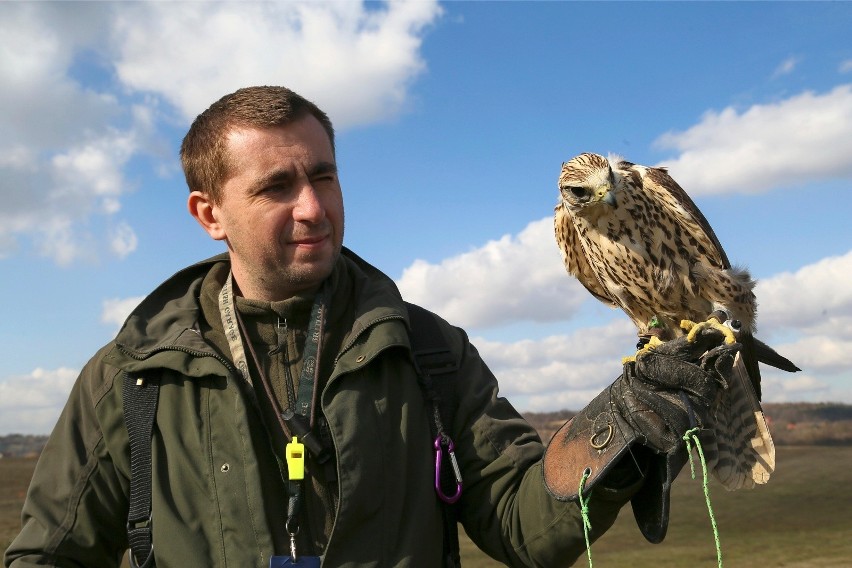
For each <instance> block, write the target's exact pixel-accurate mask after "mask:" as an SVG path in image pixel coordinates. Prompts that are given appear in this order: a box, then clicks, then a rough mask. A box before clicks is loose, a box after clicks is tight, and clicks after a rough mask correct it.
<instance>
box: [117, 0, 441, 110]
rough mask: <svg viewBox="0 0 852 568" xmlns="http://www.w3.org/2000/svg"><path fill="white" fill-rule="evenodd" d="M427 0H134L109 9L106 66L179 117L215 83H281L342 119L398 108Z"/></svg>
mask: <svg viewBox="0 0 852 568" xmlns="http://www.w3.org/2000/svg"><path fill="white" fill-rule="evenodd" d="M440 13H441V9H440V7H439V6H438V5H437V3H436V2H432V1H429V2H424V1H414V2H390V3H387V4H383V5H381V7H380V8H378V9H377V8H375V7H371V6H369V5H367V4H364V3H362V2H304V1H302V2H298V1H294V2H269V3H265V2H264V3H261V2H251V3H248V2H241V3H228V2H225V3H219V2H213V3H207V2H188V3H182V4H174V3H161V2H154V3H138V4H131V5H125V6H124V7H123V8H122V9H121V10H119V11H117V13H116V18H115V22H114V27H113V30H112V41H113V43H114V44H115V45H116V48H117V50H118V55H117V58H116V61H115V65H116V72H117V73H118V76H119V78H120V79H121V81H122V82H123V83H124V84H125V85H126V86H128V87H130V88H132V89H134V90H137V91H147V92H152V93H155V94H157V95H160V96H162V97H164V98H165V99H166V100H168V101H169V102H170V103H172V104H173V105H174V106H175V107H176V108H177V109H178V110H179V112H180V114H181V115H182V117H183V119H185V120H186V121H189V120H191V119H193V118H194V117H195V116H196V115H197V114H198V113H200V112H201V111H203V110H204V109H205V108H207V107H208V106H209V105H210V104H211V103H212V102H213V101H214V100H216V99H218V98H219V97H221V96H222V95H224V94H225V93H229V92H232V91H234V90H236V89H237V88H239V87H243V86H246V85H258V84H260V85H266V84H283V85H286V86H288V87H290V88H292V89H294V90H295V91H297V92H299V93H300V94H303V95H304V96H306V97H308V98H309V99H311V100H313V101H314V102H316V103H317V104H318V105H319V106H320V107H321V108H323V110H325V111H326V112H327V113H329V115H330V116H331V118H332V120H334V122H335V124H336V126H338V127H346V126H350V125H353V124H363V123H369V122H373V121H375V120H380V119H383V118H386V117H387V116H390V115H393V114H395V113H397V112H398V111H399V110H400V109H401V108H403V106H404V104H405V101H406V99H407V89H408V86H409V85H410V83H411V81H412V80H413V79H414V78H415V77H416V76H417V75H418V74H420V73H421V72H422V71H423V70H424V68H425V63H424V62H423V60H422V58H421V57H420V53H419V49H420V44H421V41H422V39H421V35H422V33H423V31H424V29H425V28H426V26H428V25H429V24H431V23H432V22H434V21H435V19H436V18H437V17H438V15H439V14H440Z"/></svg>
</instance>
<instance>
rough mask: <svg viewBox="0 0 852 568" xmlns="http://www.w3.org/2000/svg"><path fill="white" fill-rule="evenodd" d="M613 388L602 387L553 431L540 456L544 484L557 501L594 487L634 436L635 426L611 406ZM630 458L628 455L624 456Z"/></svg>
mask: <svg viewBox="0 0 852 568" xmlns="http://www.w3.org/2000/svg"><path fill="white" fill-rule="evenodd" d="M611 397H612V389H611V388H607V389H604V390H603V391H602V392H601V393H600V394H598V396H596V397H595V398H594V399H593V400H592V401H591V402H590V403H589V404H588V405H587V406H586V407H585V408H584V409H583V410H582V411H581V412H580V413H579V414H577V415H576V416H574V418H572V419H571V420H569V421H568V422H566V423H565V424H564V425H563V426H562V427H561V428H560V429H559V430H558V431H557V432H556V434H554V435H553V438H552V439H551V440H550V443H549V444H548V445H547V449H546V450H545V453H544V458H543V460H542V465H543V467H542V471H543V473H544V486H545V488H546V489H547V492H548V493H550V495H552V496H553V497H554V498H555V499H557V500H559V501H574V500H576V499H577V498H578V497H579V489H580V481H581V480H582V478H583V476H584V475H586V472H588V478H587V479H586V482H585V484H584V486H583V494H584V495H585V493H586V492H587V491H589V490H590V489H591V488H592V487H594V486H595V485H596V484H597V483H598V482H599V481H600V480H601V479H602V478H603V477H604V476H605V475H606V474H607V473H608V472H609V471H610V470H611V469H612V468H613V467H614V466H615V465H616V464H617V463H618V461H619V458H621V456H623V455H624V454H625V453H627V451H628V450H629V448H630V445H631V444H632V443H633V442H634V441H635V440H636V439H637V437H638V436H637V434H636V432H635V430H634V429H633V428H632V427H630V425H629V424H628V423H627V422H626V421H625V420H624V418H623V417H622V416H621V414H620V413H619V412H618V411H617V410H616V409H615V407H614V406H613V403H612V400H611ZM625 459H630V458H625Z"/></svg>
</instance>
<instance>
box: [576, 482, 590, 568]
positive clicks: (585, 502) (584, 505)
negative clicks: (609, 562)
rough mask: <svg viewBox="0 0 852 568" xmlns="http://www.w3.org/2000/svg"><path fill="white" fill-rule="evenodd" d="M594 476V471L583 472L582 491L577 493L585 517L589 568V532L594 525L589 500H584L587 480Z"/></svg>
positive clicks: (584, 531) (584, 532) (581, 511)
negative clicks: (590, 514)
mask: <svg viewBox="0 0 852 568" xmlns="http://www.w3.org/2000/svg"><path fill="white" fill-rule="evenodd" d="M590 475H592V470H591V469H590V468H588V467H587V468H586V469H584V470H583V477H582V479H580V489H579V491H578V492H577V494H578V496H579V497H580V514H581V515H582V516H583V536H584V537H586V555H587V556H588V557H589V568H593V565H592V543H591V542H589V531H590V530H591V528H592V523H591V522H590V521H589V500H588V499H584V498H583V489H584V488H585V487H586V480H587V479H589V476H590Z"/></svg>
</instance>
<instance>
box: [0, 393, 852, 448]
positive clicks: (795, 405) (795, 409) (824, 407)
mask: <svg viewBox="0 0 852 568" xmlns="http://www.w3.org/2000/svg"><path fill="white" fill-rule="evenodd" d="M763 411H764V415H765V416H766V417H767V419H768V421H769V431H770V432H771V433H772V439H773V441H774V442H775V444H776V445H778V446H796V445H809V446H837V445H852V405H849V404H838V403H831V402H824V403H810V402H785V403H767V404H764V405H763ZM575 414H576V412H574V411H572V410H559V411H555V412H525V413H524V418H526V419H527V420H528V421H529V423H530V424H531V425H532V426H533V428H535V429H536V430H537V431H538V433H539V435H540V436H541V439H542V440H544V442H545V443H547V442H548V441H550V438H552V437H553V434H554V433H555V432H556V431H557V430H558V429H559V427H560V426H562V424H564V423H565V421H566V420H568V419H570V418H572V417H573V416H574V415H575ZM46 442H47V436H37V435H32V434H9V435H7V436H0V455H2V456H4V457H23V456H37V455H38V454H39V453H41V450H42V448H44V444H45V443H46Z"/></svg>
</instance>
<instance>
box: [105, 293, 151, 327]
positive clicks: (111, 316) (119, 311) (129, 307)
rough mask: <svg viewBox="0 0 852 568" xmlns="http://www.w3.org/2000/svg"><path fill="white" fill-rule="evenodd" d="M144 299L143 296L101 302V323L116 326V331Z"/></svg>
mask: <svg viewBox="0 0 852 568" xmlns="http://www.w3.org/2000/svg"><path fill="white" fill-rule="evenodd" d="M144 299H145V296H133V297H130V298H110V299H108V300H104V301H103V310H102V311H101V322H102V323H107V324H113V325H115V326H116V331H118V328H120V327H121V326H122V325H123V324H124V320H126V319H127V316H129V315H130V312H132V311H133V309H134V308H135V307H136V306H138V305H139V303H140V302H141V301H142V300H144Z"/></svg>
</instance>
